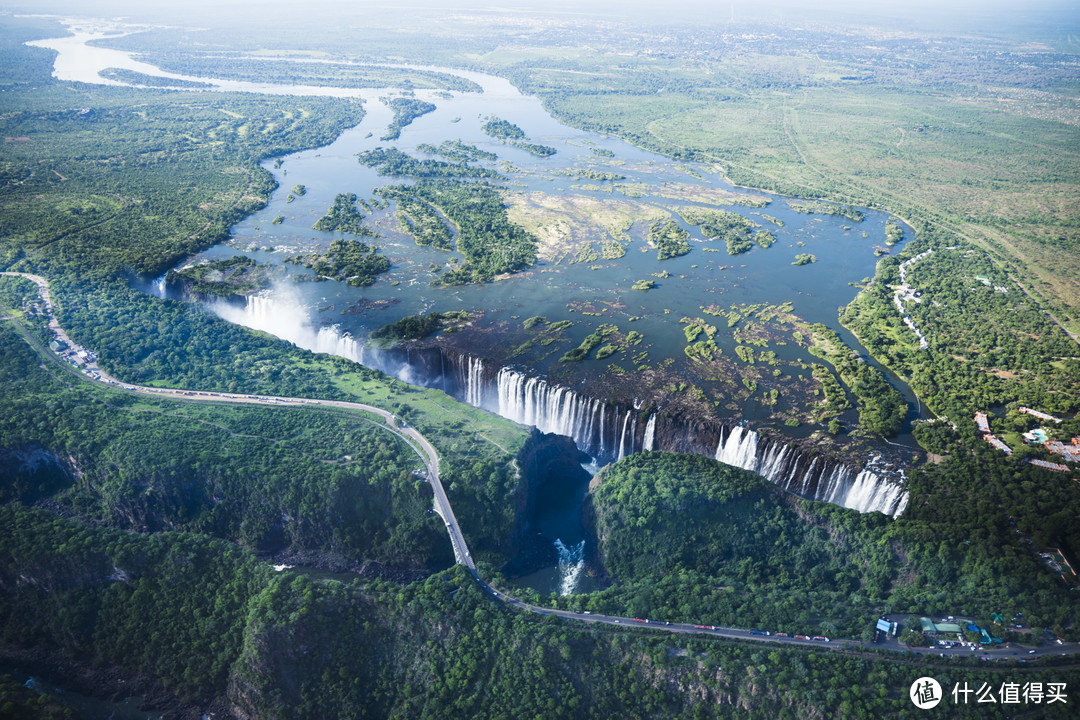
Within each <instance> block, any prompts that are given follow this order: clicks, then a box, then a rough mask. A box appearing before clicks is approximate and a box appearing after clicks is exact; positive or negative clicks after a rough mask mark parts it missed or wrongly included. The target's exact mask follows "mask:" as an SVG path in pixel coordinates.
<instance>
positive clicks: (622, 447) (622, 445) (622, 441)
mask: <svg viewBox="0 0 1080 720" xmlns="http://www.w3.org/2000/svg"><path fill="white" fill-rule="evenodd" d="M629 422H630V411H629V410H627V411H626V418H625V419H624V420H623V424H622V432H621V433H619V459H620V460H622V459H623V458H624V457H626V426H627V424H628V423H629ZM630 452H634V438H630Z"/></svg>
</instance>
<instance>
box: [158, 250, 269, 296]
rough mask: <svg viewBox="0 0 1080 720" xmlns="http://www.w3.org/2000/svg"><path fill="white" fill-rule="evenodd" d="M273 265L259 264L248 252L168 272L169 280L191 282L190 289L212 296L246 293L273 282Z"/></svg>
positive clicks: (166, 274) (199, 293) (193, 291)
mask: <svg viewBox="0 0 1080 720" xmlns="http://www.w3.org/2000/svg"><path fill="white" fill-rule="evenodd" d="M268 271H269V267H268V266H265V265H257V264H256V263H255V261H254V260H252V259H251V258H249V257H247V256H244V255H234V256H233V257H231V258H228V259H225V260H215V261H213V262H205V263H200V264H198V265H192V266H191V267H186V268H184V269H183V270H179V271H176V270H170V271H169V272H167V273H165V282H166V283H167V284H172V283H177V282H185V283H190V287H189V291H190V292H192V293H195V294H196V295H203V296H209V297H229V296H230V295H243V294H248V293H252V292H256V291H258V290H262V289H264V288H266V287H268V286H269V284H270V277H269V274H268Z"/></svg>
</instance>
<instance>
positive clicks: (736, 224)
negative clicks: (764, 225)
mask: <svg viewBox="0 0 1080 720" xmlns="http://www.w3.org/2000/svg"><path fill="white" fill-rule="evenodd" d="M679 215H681V216H682V218H683V220H685V221H686V222H687V223H689V224H690V225H697V226H699V227H700V228H701V233H702V235H704V236H705V238H706V239H707V240H719V239H721V238H722V239H723V240H724V242H725V243H726V244H727V251H728V254H729V255H739V254H741V253H744V252H748V251H749V250H750V249H751V248H752V247H753V244H754V242H757V243H758V244H759V245H761V247H769V245H771V244H772V243H773V242H775V241H776V238H775V237H773V236H772V233H770V232H768V231H766V230H761V231H758V232H757V234H752V233H754V231H755V230H756V229H757V228H758V227H759V226H758V225H755V224H754V223H753V222H751V221H750V220H748V219H747V218H745V217H743V216H742V215H739V214H738V213H733V212H728V211H726V210H704V209H702V208H698V207H692V206H688V207H682V208H679ZM770 238H771V240H770Z"/></svg>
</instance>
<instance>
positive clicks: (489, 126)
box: [480, 116, 556, 158]
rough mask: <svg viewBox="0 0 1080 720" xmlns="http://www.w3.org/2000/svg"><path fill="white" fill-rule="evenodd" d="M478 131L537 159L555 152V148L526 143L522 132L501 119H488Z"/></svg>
mask: <svg viewBox="0 0 1080 720" xmlns="http://www.w3.org/2000/svg"><path fill="white" fill-rule="evenodd" d="M480 129H481V130H483V131H484V133H485V134H487V135H489V136H490V137H493V138H495V139H496V140H502V141H503V142H505V143H509V144H510V145H513V146H514V147H516V148H519V149H521V150H524V151H525V152H527V153H529V154H530V155H535V156H536V157H539V158H546V157H551V156H552V155H554V154H555V152H556V150H555V148H552V147H547V146H546V145H537V144H535V143H531V142H527V141H526V137H525V131H524V130H522V129H521V128H519V127H518V126H517V125H515V124H514V123H512V122H509V121H507V120H503V119H502V118H497V117H494V116H492V117H489V118H488V120H487V122H485V123H484V125H483V126H482V127H481V128H480Z"/></svg>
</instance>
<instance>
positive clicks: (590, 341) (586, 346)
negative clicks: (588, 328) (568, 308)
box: [559, 325, 617, 362]
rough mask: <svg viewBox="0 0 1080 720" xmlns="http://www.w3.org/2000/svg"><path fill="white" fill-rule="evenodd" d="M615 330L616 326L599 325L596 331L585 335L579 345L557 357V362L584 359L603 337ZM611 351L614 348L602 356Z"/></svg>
mask: <svg viewBox="0 0 1080 720" xmlns="http://www.w3.org/2000/svg"><path fill="white" fill-rule="evenodd" d="M616 331H617V328H615V327H614V326H612V325H601V326H600V327H598V328H597V329H596V332H593V333H590V334H589V335H587V336H586V337H585V339H584V340H582V341H581V344H580V345H578V346H577V347H576V348H574V349H573V350H569V351H567V352H566V353H565V354H564V355H563V356H562V357H561V358H559V362H580V361H582V360H584V359H585V358H587V357H588V356H589V353H591V352H592V351H593V348H595V347H596V346H597V345H599V344H600V343H602V342H604V338H605V337H607V336H608V335H611V334H612V333H614V332H616ZM608 347H610V346H608ZM613 352H615V350H614V349H612V350H611V351H610V352H607V353H606V354H605V355H604V357H607V356H608V355H611V353H613ZM601 359H602V358H601Z"/></svg>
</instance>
